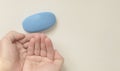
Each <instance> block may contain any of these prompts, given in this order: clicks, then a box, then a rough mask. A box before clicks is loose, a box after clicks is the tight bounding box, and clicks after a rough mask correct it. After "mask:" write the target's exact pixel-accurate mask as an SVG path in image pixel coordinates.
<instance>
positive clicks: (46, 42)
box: [23, 34, 63, 71]
mask: <svg viewBox="0 0 120 71" xmlns="http://www.w3.org/2000/svg"><path fill="white" fill-rule="evenodd" d="M62 64H63V57H62V56H61V55H60V54H59V53H58V52H57V51H56V50H54V48H53V45H52V42H51V40H50V39H49V38H48V37H46V36H45V35H44V34H42V35H41V36H36V37H35V38H32V39H31V40H30V42H29V45H28V49H27V56H26V59H25V62H24V66H23V71H60V69H61V67H62Z"/></svg>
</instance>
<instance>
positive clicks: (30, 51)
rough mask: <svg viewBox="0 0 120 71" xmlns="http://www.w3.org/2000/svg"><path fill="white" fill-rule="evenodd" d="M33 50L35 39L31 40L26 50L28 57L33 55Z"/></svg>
mask: <svg viewBox="0 0 120 71" xmlns="http://www.w3.org/2000/svg"><path fill="white" fill-rule="evenodd" d="M34 49H35V39H34V38H32V39H31V40H30V43H29V46H28V49H27V54H28V55H34Z"/></svg>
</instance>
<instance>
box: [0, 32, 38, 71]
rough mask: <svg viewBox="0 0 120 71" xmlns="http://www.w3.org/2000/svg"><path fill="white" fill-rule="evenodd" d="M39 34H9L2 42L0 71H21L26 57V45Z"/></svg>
mask: <svg viewBox="0 0 120 71" xmlns="http://www.w3.org/2000/svg"><path fill="white" fill-rule="evenodd" d="M35 35H39V34H36V33H35V34H27V35H24V34H21V33H17V32H14V31H12V32H9V33H8V34H7V35H6V36H5V37H3V39H2V40H0V71H21V70H22V66H23V64H24V60H25V57H26V53H27V51H26V48H25V47H27V46H26V45H27V44H28V42H29V40H30V39H31V38H32V37H34V36H35Z"/></svg>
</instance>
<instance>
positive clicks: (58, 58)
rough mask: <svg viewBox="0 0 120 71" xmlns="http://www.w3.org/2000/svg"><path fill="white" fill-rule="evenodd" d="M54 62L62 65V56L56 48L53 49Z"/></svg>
mask: <svg viewBox="0 0 120 71" xmlns="http://www.w3.org/2000/svg"><path fill="white" fill-rule="evenodd" d="M54 62H55V63H56V64H59V65H62V64H63V62H64V58H63V57H62V56H61V54H60V53H59V52H58V51H57V50H55V56H54Z"/></svg>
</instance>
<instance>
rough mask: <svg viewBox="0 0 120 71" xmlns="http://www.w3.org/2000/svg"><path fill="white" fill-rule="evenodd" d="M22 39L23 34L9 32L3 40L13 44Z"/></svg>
mask: <svg viewBox="0 0 120 71" xmlns="http://www.w3.org/2000/svg"><path fill="white" fill-rule="evenodd" d="M24 37H25V35H24V34H21V33H18V32H15V31H11V32H9V33H8V34H7V35H6V36H5V37H4V38H5V39H7V40H9V41H11V42H14V41H16V40H20V39H23V38H24Z"/></svg>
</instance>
